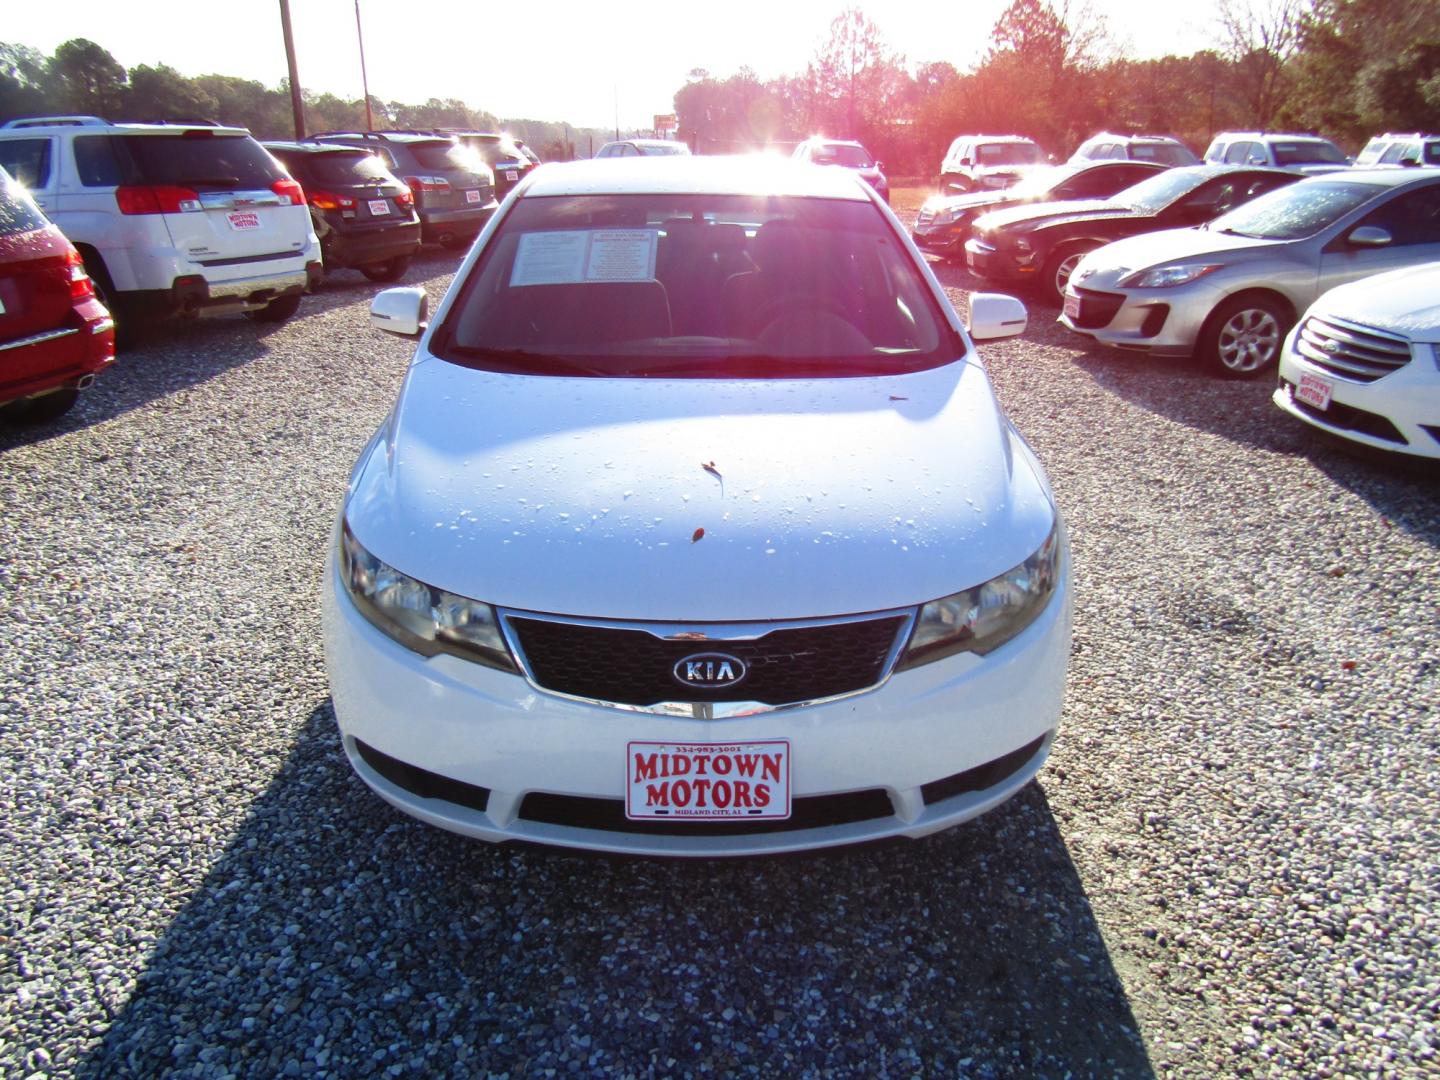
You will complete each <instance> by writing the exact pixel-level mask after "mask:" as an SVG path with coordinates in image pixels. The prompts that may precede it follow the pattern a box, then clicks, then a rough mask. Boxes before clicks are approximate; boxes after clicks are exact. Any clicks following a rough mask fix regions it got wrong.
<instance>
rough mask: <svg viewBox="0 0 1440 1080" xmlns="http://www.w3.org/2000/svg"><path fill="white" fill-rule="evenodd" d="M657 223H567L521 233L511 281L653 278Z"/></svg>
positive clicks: (557, 282)
mask: <svg viewBox="0 0 1440 1080" xmlns="http://www.w3.org/2000/svg"><path fill="white" fill-rule="evenodd" d="M659 235H660V234H659V233H658V232H656V231H655V230H654V229H588V230H580V229H566V230H563V231H558V232H532V233H525V234H524V235H523V236H521V237H520V245H519V248H518V249H517V250H516V252H515V266H514V268H513V269H512V270H511V271H510V284H511V285H574V284H579V283H580V282H584V281H651V280H653V279H654V277H655V249H656V246H657V244H658V242H659Z"/></svg>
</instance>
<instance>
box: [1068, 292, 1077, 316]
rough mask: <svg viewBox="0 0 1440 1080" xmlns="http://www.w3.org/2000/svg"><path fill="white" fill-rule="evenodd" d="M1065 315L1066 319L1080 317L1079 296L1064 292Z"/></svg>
mask: <svg viewBox="0 0 1440 1080" xmlns="http://www.w3.org/2000/svg"><path fill="white" fill-rule="evenodd" d="M1065 317H1066V318H1067V319H1078V318H1079V317H1080V298H1079V297H1078V296H1072V295H1071V294H1070V293H1066V294H1065Z"/></svg>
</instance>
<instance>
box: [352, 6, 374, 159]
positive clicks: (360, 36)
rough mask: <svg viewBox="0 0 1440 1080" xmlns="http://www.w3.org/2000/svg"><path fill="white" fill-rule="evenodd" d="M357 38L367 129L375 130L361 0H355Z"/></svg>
mask: <svg viewBox="0 0 1440 1080" xmlns="http://www.w3.org/2000/svg"><path fill="white" fill-rule="evenodd" d="M355 40H357V41H358V42H360V85H361V86H362V87H363V88H364V90H365V130H366V131H374V130H375V117H374V116H373V115H372V114H371V112H370V80H369V79H368V78H367V77H366V75H365V34H364V33H363V32H362V31H361V29H360V0H355Z"/></svg>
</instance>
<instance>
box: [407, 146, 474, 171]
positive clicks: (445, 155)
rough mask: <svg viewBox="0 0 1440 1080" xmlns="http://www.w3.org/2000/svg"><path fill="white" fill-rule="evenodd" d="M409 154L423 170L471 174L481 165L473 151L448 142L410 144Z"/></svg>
mask: <svg viewBox="0 0 1440 1080" xmlns="http://www.w3.org/2000/svg"><path fill="white" fill-rule="evenodd" d="M410 152H411V153H412V154H414V155H415V160H416V161H418V162H419V163H420V166H421V168H425V169H437V170H438V169H463V170H464V171H465V172H472V173H473V172H476V171H477V168H478V166H479V165H480V164H481V163H482V162H481V158H480V155H479V154H477V153H476V152H475V151H474V150H471V149H470V148H469V147H466V146H458V145H456V144H455V143H450V142H433V143H411V144H410Z"/></svg>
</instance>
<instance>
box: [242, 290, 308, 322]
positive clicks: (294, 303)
mask: <svg viewBox="0 0 1440 1080" xmlns="http://www.w3.org/2000/svg"><path fill="white" fill-rule="evenodd" d="M299 310H300V294H299V293H296V294H295V295H293V296H282V297H280V299H278V300H271V301H270V303H268V304H266V305H265V306H264V307H263V308H260V309H259V310H257V311H247V312H246V313H245V314H247V315H249V316H250V318H252V319H254V320H255V321H256V322H263V323H281V322H284V321H285V320H286V319H288V318H290V317H291V316H292V315H294V314H295V313H296V312H297V311H299Z"/></svg>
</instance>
